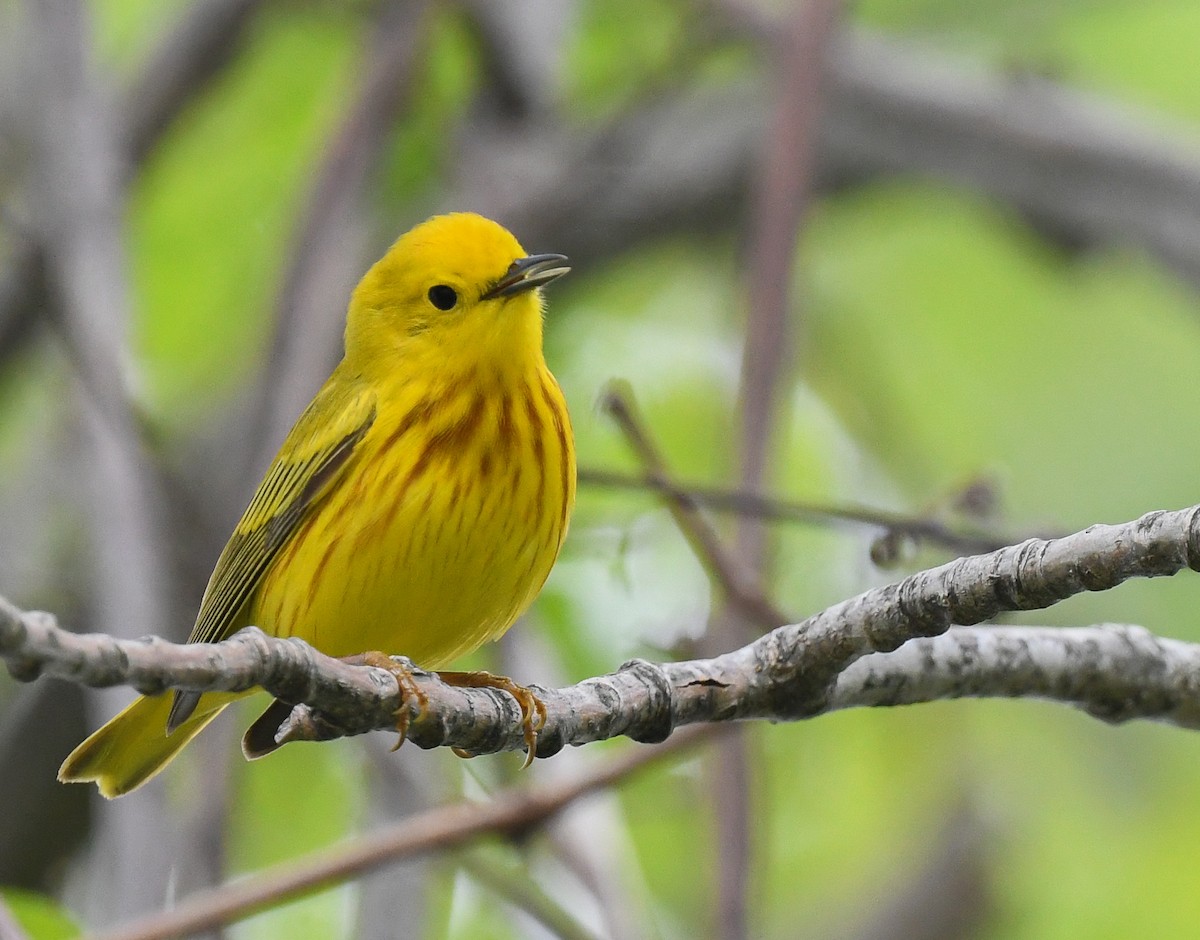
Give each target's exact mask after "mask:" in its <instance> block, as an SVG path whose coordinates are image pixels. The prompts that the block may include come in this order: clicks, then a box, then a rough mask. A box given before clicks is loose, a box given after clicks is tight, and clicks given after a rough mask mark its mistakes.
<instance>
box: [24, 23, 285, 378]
mask: <svg viewBox="0 0 1200 940" xmlns="http://www.w3.org/2000/svg"><path fill="white" fill-rule="evenodd" d="M262 3H263V0H200V2H196V3H194V4H193V5H192V6H190V7H188V8H187V9H186V10H185V11H184V13H183V14H182V16H181V17H180V19H179V21H178V22H177V23H176V24H174V25H173V26H172V27H171V28H170V29H168V30H167V31H166V33H165V34H164V36H163V39H162V40H161V42H160V43H159V45H158V48H157V51H156V53H155V54H154V55H152V56H151V58H150V60H149V61H148V62H147V63H146V64H145V65H144V66H143V67H142V68H141V69H140V70H139V72H138V74H137V77H135V78H134V80H133V81H132V82H131V83H130V85H129V88H128V90H127V92H126V94H125V96H124V101H123V104H122V106H121V108H120V110H119V111H118V112H117V113H116V114H114V116H113V122H114V124H115V125H116V126H117V127H120V128H122V129H123V132H122V133H121V134H120V135H119V138H118V139H117V140H116V141H115V145H116V147H117V148H119V149H118V153H117V155H116V158H115V159H116V173H117V174H118V177H119V179H120V180H121V183H122V185H128V184H129V182H130V181H131V180H132V179H133V178H134V176H135V175H136V174H137V172H138V171H139V170H140V169H141V168H142V166H143V165H144V163H145V161H146V160H147V159H148V158H149V156H150V155H151V154H152V153H153V151H154V148H155V147H156V146H157V145H158V143H159V142H160V141H161V139H162V137H163V135H165V133H166V132H167V130H169V129H170V127H171V126H172V125H173V124H174V122H175V120H176V118H178V117H179V115H180V114H181V113H182V112H183V110H184V109H185V108H186V107H187V105H188V104H190V103H191V102H192V101H193V100H195V98H196V97H197V96H199V95H200V94H201V93H202V92H203V91H204V90H205V89H207V88H208V87H209V86H210V85H211V84H212V82H213V81H214V80H215V79H216V78H217V77H218V76H219V74H220V73H221V71H222V70H223V69H224V68H225V67H226V66H227V65H229V63H230V62H231V61H232V59H233V57H234V53H235V51H236V50H237V48H238V43H239V40H240V39H241V38H242V37H243V35H244V34H245V32H246V29H247V27H248V25H249V23H250V20H251V19H252V14H253V13H254V12H256V10H257V9H258V8H259V7H260V6H261V5H262ZM25 110H26V111H27V112H29V111H30V109H28V108H27V109H25ZM35 113H36V109H34V111H33V113H27V114H25V115H24V123H26V124H29V123H32V121H33V120H34V117H33V114H35ZM23 130H25V129H23ZM28 132H29V133H30V134H31V136H32V135H33V134H36V129H32V130H28ZM44 251H45V246H44V245H43V244H42V242H41V241H40V240H39V239H37V238H30V239H22V240H21V241H20V242H19V243H18V244H17V245H16V246H15V248H14V250H13V251H12V253H11V254H10V255H9V256H8V257H7V258H4V259H2V261H0V264H3V267H2V268H0V363H3V362H4V361H5V360H6V359H7V358H8V357H9V356H10V355H12V354H15V353H17V352H18V351H19V350H20V349H23V348H24V346H25V343H26V342H27V341H28V339H29V338H30V336H31V335H32V334H33V330H32V329H31V327H32V326H33V324H34V323H35V322H36V320H37V318H38V317H39V316H40V315H41V313H42V308H43V307H44V306H45V304H46V282H45V257H44Z"/></svg>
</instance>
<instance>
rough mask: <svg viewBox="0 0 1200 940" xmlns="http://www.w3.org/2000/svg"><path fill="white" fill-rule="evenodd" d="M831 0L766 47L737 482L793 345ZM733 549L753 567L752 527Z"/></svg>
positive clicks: (771, 410) (755, 540)
mask: <svg viewBox="0 0 1200 940" xmlns="http://www.w3.org/2000/svg"><path fill="white" fill-rule="evenodd" d="M841 6H842V5H841V2H840V0H806V2H805V3H804V4H803V5H802V6H801V7H800V8H799V9H798V10H797V12H796V13H795V15H793V16H792V17H791V18H790V20H789V21H788V22H787V23H785V24H784V28H783V29H782V31H781V34H780V36H779V39H778V44H777V46H776V47H775V49H774V52H775V70H776V77H775V87H774V93H773V101H772V105H771V111H770V116H769V119H768V125H767V130H766V136H765V138H764V146H765V154H764V157H763V165H762V169H761V174H760V178H759V180H758V185H757V186H756V188H755V193H754V197H753V199H752V205H751V216H750V245H749V253H748V255H749V257H748V264H747V274H746V281H745V284H744V288H745V295H746V338H745V343H744V345H743V347H742V369H741V394H740V396H739V409H740V414H741V432H740V434H741V436H740V442H739V443H740V446H739V460H740V467H739V472H738V477H739V482H740V485H741V487H742V488H743V489H746V490H749V491H751V492H755V491H757V490H759V489H761V487H762V485H763V483H764V481H765V476H766V467H767V460H768V457H769V453H770V444H769V441H770V438H771V431H772V428H773V426H774V424H775V423H776V421H777V418H778V415H777V404H778V401H779V398H780V396H781V394H782V386H783V379H784V368H785V365H786V363H787V362H788V360H789V359H790V358H791V356H792V355H793V353H794V349H793V343H792V337H793V335H794V334H795V332H796V326H795V324H794V323H792V322H791V321H792V320H793V319H794V318H795V316H796V305H795V303H794V298H793V297H792V291H791V283H792V265H793V262H794V259H795V257H796V245H797V242H798V240H799V237H800V230H801V227H802V226H803V224H804V219H805V216H806V214H807V210H808V206H809V202H810V201H811V187H812V177H813V168H814V164H815V153H816V143H815V142H816V137H817V133H816V131H817V122H818V119H819V117H820V114H821V102H822V96H823V93H824V85H825V81H824V76H825V71H826V59H827V50H828V47H829V45H830V43H831V41H832V37H833V35H834V32H835V28H836V26H837V24H838V22H839V20H840V14H841ZM736 531H737V544H738V550H739V553H740V554H741V555H742V557H743V559H744V560H745V562H746V564H748V565H749V566H750V567H751V568H752V569H753V570H755V571H757V572H760V573H761V572H762V571H763V568H764V562H765V555H764V553H765V538H764V531H763V528H762V526H760V525H758V524H756V523H753V522H750V521H748V520H740V521H739V524H738V525H737V527H736Z"/></svg>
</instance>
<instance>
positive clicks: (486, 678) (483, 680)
mask: <svg viewBox="0 0 1200 940" xmlns="http://www.w3.org/2000/svg"><path fill="white" fill-rule="evenodd" d="M437 675H438V678H439V679H441V680H442V681H443V682H444V683H446V685H452V686H455V687H457V688H460V689H499V690H500V691H501V692H507V693H508V694H509V695H511V696H512V697H513V698H515V699H516V700H517V704H518V705H520V706H521V727H522V729H523V730H524V732H525V763H524V764H522V765H521V769H522V770H524V769H525V768H526V767H528V766H529V765H530V764H532V763H533V758H534V757H535V756H536V754H537V738H538V732H539V731H541V730H542V728H544V727H545V726H546V705H545V703H544V702H543V701H542V700H541V699H540V698H538V697H537V696H536V695H534V694H533V692H531V691H530V690H529V689H527V688H526V687H525V686H523V685H518V684H517V683H515V682H513V680H512V679H510V678H508V676H496V675H492V673H490V672H439V673H438V674H437ZM454 753H455V754H457V755H458V756H459V757H474V756H475V755H473V754H472V753H471V752H470V751H463V750H462V749H461V748H454Z"/></svg>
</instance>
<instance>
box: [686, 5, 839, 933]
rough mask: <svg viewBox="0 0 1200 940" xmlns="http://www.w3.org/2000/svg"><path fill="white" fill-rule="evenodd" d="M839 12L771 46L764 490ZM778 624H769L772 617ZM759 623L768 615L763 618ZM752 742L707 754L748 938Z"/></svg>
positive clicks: (756, 198) (749, 311)
mask: <svg viewBox="0 0 1200 940" xmlns="http://www.w3.org/2000/svg"><path fill="white" fill-rule="evenodd" d="M840 18H841V2H840V0H805V2H804V3H803V4H802V5H800V6H799V7H798V8H797V9H796V11H795V13H793V14H792V15H791V16H790V17H789V18H788V20H787V22H785V23H784V24H783V27H782V29H781V30H780V32H779V35H778V39H777V42H776V45H775V46H774V48H773V49H772V50H771V51H772V52H773V53H774V57H773V58H774V61H773V63H772V65H773V73H774V74H773V89H772V100H771V104H770V108H769V112H768V119H767V128H766V134H765V136H764V137H763V143H762V146H763V148H764V153H763V156H762V163H761V166H760V170H759V176H758V179H757V184H756V186H755V188H754V191H753V194H752V198H751V207H750V219H749V229H750V231H749V251H748V259H747V265H746V267H747V276H746V281H745V283H744V284H743V288H744V292H745V297H746V330H745V340H744V343H743V346H742V367H741V388H740V394H739V396H738V398H739V418H740V420H739V422H738V427H739V442H738V444H739V446H738V451H737V453H738V485H739V488H740V489H743V490H747V491H749V492H752V493H757V492H759V491H761V489H762V488H763V485H764V483H765V478H766V469H767V464H768V460H769V458H770V454H771V450H772V444H771V440H772V437H773V433H772V432H773V431H774V429H775V428H776V427H777V425H778V424H779V422H780V417H781V416H780V415H779V407H778V406H779V402H780V401H781V399H782V398H783V387H784V380H785V377H786V375H785V369H786V366H787V364H788V363H789V361H790V360H791V358H792V356H793V355H794V349H793V343H792V338H793V336H794V335H795V333H796V332H797V325H796V324H795V323H794V322H792V321H793V319H795V318H796V316H797V314H796V305H795V303H794V298H793V297H792V291H791V283H792V265H793V261H794V259H795V256H796V245H797V241H798V239H799V237H800V231H801V228H802V227H803V224H804V219H805V216H806V214H807V210H808V205H809V202H810V199H811V188H812V182H813V167H814V164H815V153H816V137H817V122H818V119H819V117H820V114H821V108H822V97H823V93H824V85H825V82H824V77H825V71H826V57H827V51H828V48H829V46H830V43H831V40H832V37H833V35H834V32H835V29H836V26H837V24H838V23H839V21H840ZM766 536H767V530H766V527H765V526H764V525H763V524H762V523H761V522H760V521H759V520H757V519H754V518H752V517H749V516H738V517H737V519H736V523H735V525H734V543H735V545H736V546H737V556H738V558H739V559H740V560H741V562H742V564H743V565H745V566H746V567H747V568H748V569H749V570H750V571H751V572H753V575H754V577H755V579H756V581H757V583H759V584H763V583H765V582H766V580H767V576H766V573H767V539H766ZM730 613H731V612H730V611H728V610H722V611H719V612H718V613H717V614H716V615H715V616H714V617H713V618H712V620H711V622H710V624H709V629H708V631H707V633H706V635H705V647H704V648H706V649H707V650H708V651H709V652H710V653H717V652H719V651H720V650H722V649H728V648H729V647H730V646H733V645H736V644H735V642H734V641H735V640H736V639H737V638H738V637H739V635H742V636H744V635H745V630H744V627H745V622H744V620H743V619H742V617H739V616H730ZM773 625H774V624H772V626H773ZM756 626H761V621H760V622H759V623H758V624H756ZM749 747H750V742H749V741H747V740H746V738H745V736H739V737H736V738H731V739H729V740H728V741H726V742H725V743H724V744H723V745H722V747H721V753H720V755H719V756H718V757H717V758H716V760H715V761H710V763H709V768H708V771H709V774H710V776H711V778H712V791H713V807H714V812H713V820H714V822H715V824H716V830H717V832H716V839H717V846H716V859H717V875H716V878H717V885H716V892H715V898H716V900H715V909H714V912H713V916H714V923H715V927H716V932H717V934H718V935H720V936H722V937H725V938H729V940H741V938H745V937H748V936H749V934H750V926H749V916H750V915H749V912H750V901H749V897H748V890H749V879H750V867H751V853H752V851H753V849H752V846H751V840H752V839H753V829H754V825H753V814H752V810H751V792H750V791H751V786H752V783H751V779H750V763H751V757H750V753H749Z"/></svg>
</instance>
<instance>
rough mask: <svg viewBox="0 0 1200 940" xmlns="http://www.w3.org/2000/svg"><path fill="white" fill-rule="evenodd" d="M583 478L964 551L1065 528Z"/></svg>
mask: <svg viewBox="0 0 1200 940" xmlns="http://www.w3.org/2000/svg"><path fill="white" fill-rule="evenodd" d="M579 482H580V483H582V484H584V485H585V486H599V487H607V488H611V489H620V490H644V491H649V492H652V493H661V494H664V495H666V496H670V497H671V498H672V500H679V501H681V502H684V503H690V504H691V505H693V506H697V507H704V508H706V509H712V510H715V511H717V512H729V513H736V514H737V515H742V516H750V517H752V518H755V519H761V520H762V521H764V522H797V523H805V524H808V525H833V526H839V525H840V526H850V527H854V526H861V527H865V528H871V529H882V530H883V531H884V533H885V535H894V536H899V537H901V538H906V539H911V540H912V541H913V542H916V543H921V542H927V543H929V544H931V545H935V546H937V547H939V548H944V549H948V550H949V551H952V552H954V553H956V554H959V555H974V554H980V553H982V552H994V551H996V550H997V549H1000V548H1003V547H1004V546H1005V545H1013V544H1015V543H1016V542H1020V541H1022V540H1024V539H1026V538H1058V537H1059V536H1060V535H1062V534H1063V533H1052V532H1029V533H1026V534H1024V535H1021V536H1006V535H1003V534H993V533H989V532H986V531H984V530H982V529H974V528H962V529H959V528H956V527H953V526H950V525H948V524H946V523H944V522H941V521H939V520H938V519H937V518H934V517H933V516H910V515H905V514H903V513H895V512H889V511H888V510H886V509H876V508H874V507H869V506H856V505H854V504H834V503H807V502H799V501H797V500H787V499H778V498H776V497H772V496H762V495H759V494H758V493H751V492H748V491H746V490H741V489H730V488H728V487H721V486H703V485H697V484H691V483H687V484H685V483H679V482H675V481H672V480H671V479H669V478H666V477H662V476H655V475H651V474H645V475H637V474H629V473H621V472H619V471H616V470H601V469H599V468H596V467H580V468H579Z"/></svg>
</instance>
